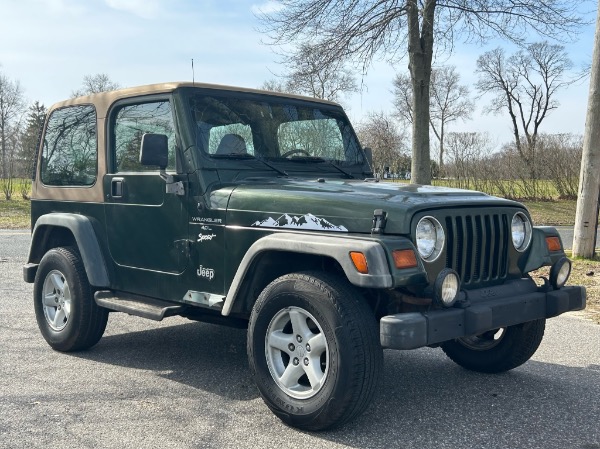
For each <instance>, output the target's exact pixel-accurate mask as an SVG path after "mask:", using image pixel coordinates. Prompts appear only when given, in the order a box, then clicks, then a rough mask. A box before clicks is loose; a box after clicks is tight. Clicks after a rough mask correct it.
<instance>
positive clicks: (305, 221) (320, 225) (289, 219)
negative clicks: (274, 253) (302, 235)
mask: <svg viewBox="0 0 600 449" xmlns="http://www.w3.org/2000/svg"><path fill="white" fill-rule="evenodd" d="M251 226H255V227H260V228H292V229H311V230H316V231H336V232H348V229H346V228H345V227H344V226H336V225H334V224H333V223H330V222H328V221H327V220H325V219H324V218H319V217H316V216H315V215H313V214H306V215H300V216H298V215H288V214H283V215H282V216H281V217H279V218H277V219H274V218H272V217H269V218H267V219H266V220H263V221H256V222H254V223H252V225H251Z"/></svg>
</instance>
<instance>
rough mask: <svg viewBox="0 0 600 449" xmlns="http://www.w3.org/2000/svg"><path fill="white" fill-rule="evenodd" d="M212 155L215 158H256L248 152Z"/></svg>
mask: <svg viewBox="0 0 600 449" xmlns="http://www.w3.org/2000/svg"><path fill="white" fill-rule="evenodd" d="M210 157H212V158H214V159H256V158H255V157H254V156H252V155H251V154H248V153H221V154H211V155H210Z"/></svg>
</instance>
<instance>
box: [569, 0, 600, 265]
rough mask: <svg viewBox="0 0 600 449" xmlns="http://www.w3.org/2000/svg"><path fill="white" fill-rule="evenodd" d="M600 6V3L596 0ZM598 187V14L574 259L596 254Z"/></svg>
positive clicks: (599, 86)
mask: <svg viewBox="0 0 600 449" xmlns="http://www.w3.org/2000/svg"><path fill="white" fill-rule="evenodd" d="M598 6H599V7H600V0H598ZM599 188H600V14H598V17H597V18H596V34H595V37H594V52H593V55H592V72H591V75H590V92H589V97H588V107H587V116H586V120H585V134H584V137H583V155H582V157H581V170H580V174H579V193H578V196H577V212H576V214H575V230H574V231H575V232H574V238H573V256H574V257H586V258H592V257H593V256H594V253H595V248H594V246H595V241H596V228H597V226H598V208H597V204H598V189H599Z"/></svg>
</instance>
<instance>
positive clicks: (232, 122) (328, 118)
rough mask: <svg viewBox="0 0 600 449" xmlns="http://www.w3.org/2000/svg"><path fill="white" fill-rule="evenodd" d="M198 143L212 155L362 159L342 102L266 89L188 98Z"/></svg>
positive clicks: (348, 161)
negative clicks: (300, 97) (336, 103)
mask: <svg viewBox="0 0 600 449" xmlns="http://www.w3.org/2000/svg"><path fill="white" fill-rule="evenodd" d="M190 107H191V112H192V117H193V118H194V120H195V122H196V145H197V147H198V148H199V149H200V150H201V151H204V152H206V153H207V154H209V155H210V156H212V157H214V158H223V157H225V158H227V157H231V158H239V157H244V156H247V157H250V156H253V157H256V158H259V159H263V160H268V161H273V162H305V163H319V162H321V163H322V162H324V161H328V162H332V163H335V164H337V165H342V166H344V165H345V166H350V165H357V164H363V163H364V158H363V153H362V151H361V150H360V147H359V144H358V141H357V140H356V137H355V135H354V132H353V131H352V128H351V126H350V124H349V123H348V120H347V119H346V117H345V115H344V113H343V111H342V110H341V108H339V107H336V106H330V105H326V104H319V103H314V104H311V103H310V102H307V101H302V100H295V99H287V98H280V97H270V96H268V95H257V94H254V95H245V94H241V93H235V96H233V95H231V94H230V95H227V94H225V95H222V96H221V95H214V94H212V93H208V94H196V95H193V96H192V97H191V98H190Z"/></svg>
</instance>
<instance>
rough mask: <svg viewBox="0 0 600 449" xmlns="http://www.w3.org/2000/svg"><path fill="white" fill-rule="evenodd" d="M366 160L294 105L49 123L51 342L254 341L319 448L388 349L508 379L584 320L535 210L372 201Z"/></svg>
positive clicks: (124, 95)
mask: <svg viewBox="0 0 600 449" xmlns="http://www.w3.org/2000/svg"><path fill="white" fill-rule="evenodd" d="M369 153H370V151H369V150H368V149H363V148H361V146H360V144H359V142H358V140H357V138H356V135H355V133H354V131H353V129H352V126H351V125H350V123H349V121H348V118H347V117H346V115H345V114H344V111H343V110H342V108H341V107H340V106H339V105H337V104H334V103H330V102H326V101H319V100H315V99H309V98H304V97H299V96H292V95H281V94H276V93H269V92H261V91H255V90H249V89H240V88H231V87H223V86H214V85H205V84H197V83H195V84H194V83H169V84H157V85H150V86H142V87H137V88H131V89H122V90H118V91H114V92H106V93H101V94H96V95H91V96H87V97H81V98H77V99H74V100H68V101H65V102H62V103H59V104H56V105H54V106H53V107H52V108H51V109H50V110H49V112H48V115H47V119H46V123H45V127H44V130H43V132H42V134H41V139H40V146H39V155H38V158H37V164H36V172H35V180H34V183H33V198H32V204H31V223H32V228H33V235H32V241H31V248H30V251H29V258H28V263H27V264H26V265H25V266H24V272H23V275H24V279H25V281H26V282H30V283H34V307H35V313H36V317H37V322H38V325H39V328H40V331H41V333H42V335H43V337H44V338H45V339H46V341H47V342H48V344H49V345H50V346H51V347H52V348H54V349H56V350H58V351H65V352H67V351H77V350H82V349H87V348H90V347H91V346H93V345H94V344H96V343H97V342H98V341H99V340H100V338H101V337H102V334H103V332H104V330H105V327H106V323H107V320H108V314H109V312H111V311H118V312H125V313H128V314H130V315H138V316H141V317H144V318H150V319H153V320H162V319H163V318H165V317H169V316H174V315H179V316H182V317H186V318H189V319H191V320H198V321H206V322H211V323H221V324H225V325H232V326H244V327H247V328H248V343H247V350H248V359H249V364H250V371H251V374H252V376H253V379H254V381H255V383H256V385H257V387H258V390H259V391H260V394H261V396H262V398H263V399H264V401H265V403H266V404H267V405H268V407H269V408H270V409H271V410H272V411H273V412H274V413H275V414H276V415H277V416H278V417H279V418H281V419H282V420H283V421H284V422H286V423H288V424H290V425H292V426H296V427H299V428H303V429H311V430H318V429H325V428H328V427H331V426H334V425H340V424H342V423H344V422H347V421H348V420H350V419H352V418H354V417H356V416H357V415H359V414H360V413H361V412H363V411H364V409H365V408H366V407H367V406H368V404H369V402H370V401H371V399H372V397H373V395H374V393H375V391H376V390H377V385H378V380H379V378H380V374H381V371H382V359H383V357H382V353H383V349H384V348H391V349H414V348H420V347H424V346H430V347H440V348H441V349H442V350H443V351H444V352H445V353H446V354H447V355H448V357H450V359H452V360H453V361H454V362H456V363H458V364H459V365H461V366H463V367H465V368H467V369H470V370H474V371H479V372H486V373H497V372H502V371H506V370H510V369H512V368H515V367H517V366H519V365H521V364H523V363H524V362H526V361H527V360H528V359H529V358H530V357H531V356H532V355H533V354H534V352H535V351H536V349H537V348H538V346H539V344H540V342H541V340H542V337H543V334H544V327H545V320H546V318H550V317H554V316H557V315H560V314H561V313H564V312H567V311H571V310H581V309H583V308H584V307H585V289H584V288H583V287H577V286H569V287H565V283H566V281H567V279H568V277H569V274H570V269H571V264H570V261H569V260H568V259H567V258H566V257H565V254H564V251H563V248H562V242H561V239H560V236H559V234H558V233H557V231H556V230H555V229H554V228H551V227H533V226H532V224H531V220H530V217H529V213H528V211H527V209H525V207H523V205H521V204H519V203H517V202H513V201H508V200H505V199H500V198H495V197H491V196H488V195H485V194H483V193H479V192H472V191H465V190H457V189H448V188H436V187H431V186H420V185H397V184H391V183H385V182H378V180H377V179H374V178H373V173H372V170H371V168H370V164H369V158H370V156H369ZM542 266H550V267H551V269H550V275H549V276H548V279H544V282H543V285H542V286H538V285H537V284H536V283H535V282H534V281H533V280H532V279H531V277H530V275H529V274H528V273H530V272H531V271H532V270H536V269H537V268H540V267H542Z"/></svg>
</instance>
